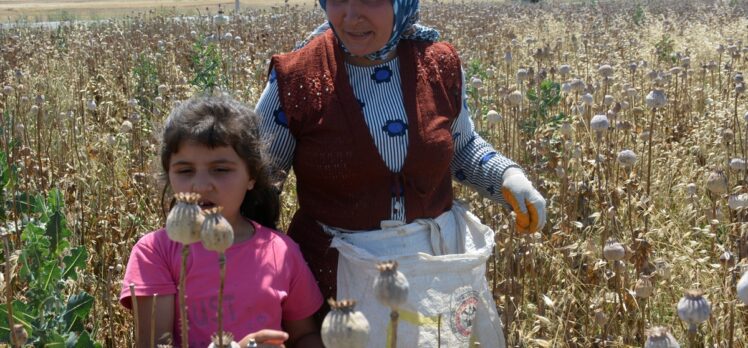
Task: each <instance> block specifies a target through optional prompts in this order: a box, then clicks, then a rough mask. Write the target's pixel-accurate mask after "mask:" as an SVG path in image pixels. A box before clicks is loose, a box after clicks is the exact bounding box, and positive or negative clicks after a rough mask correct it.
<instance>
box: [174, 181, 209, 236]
mask: <svg viewBox="0 0 748 348" xmlns="http://www.w3.org/2000/svg"><path fill="white" fill-rule="evenodd" d="M174 198H175V199H176V204H174V207H172V208H171V211H170V212H169V216H168V217H167V218H166V234H168V235H169V238H170V239H171V240H173V241H175V242H178V243H182V244H184V245H187V244H192V243H195V242H199V241H200V229H201V228H202V224H203V220H204V219H205V217H204V216H203V212H202V210H200V206H199V205H197V202H198V201H199V200H200V195H199V194H197V193H185V192H180V193H177V194H175V195H174Z"/></svg>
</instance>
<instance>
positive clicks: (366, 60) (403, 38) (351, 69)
mask: <svg viewBox="0 0 748 348" xmlns="http://www.w3.org/2000/svg"><path fill="white" fill-rule="evenodd" d="M320 5H321V7H322V8H323V9H324V10H325V13H326V15H327V20H328V23H326V24H325V25H323V26H321V27H320V28H318V29H317V30H316V31H315V33H314V34H312V36H311V37H310V38H309V39H307V41H306V42H305V43H303V44H302V45H301V46H302V47H300V48H298V49H297V50H296V51H294V52H291V53H288V54H283V55H277V56H274V57H273V59H272V62H271V67H270V77H269V81H268V84H267V87H266V88H265V91H264V92H263V95H262V96H261V98H260V101H259V102H258V105H257V112H258V113H259V114H260V115H261V117H263V124H262V130H263V131H264V132H266V134H269V136H270V138H271V145H270V153H271V157H274V158H275V162H276V164H277V165H278V167H279V168H280V169H281V170H283V171H285V172H288V170H289V169H290V168H291V166H292V165H293V169H294V172H295V174H296V178H297V194H298V199H299V207H300V209H299V211H297V212H296V214H295V216H294V218H293V221H292V222H291V226H290V228H289V231H288V233H289V235H290V236H291V237H292V238H293V239H294V240H295V241H297V243H299V245H300V247H301V250H302V253H303V254H304V256H305V258H306V260H307V262H308V263H309V266H310V268H311V269H312V272H313V273H314V275H315V277H316V279H317V281H318V282H319V285H320V287H321V290H322V293H323V295H324V296H325V297H327V298H329V297H335V296H336V284H337V275H336V272H337V270H338V253H337V251H336V250H335V249H334V248H330V242H331V240H332V238H333V237H332V236H331V235H330V234H329V233H326V232H325V231H323V227H322V226H325V227H332V228H333V229H334V230H338V231H346V232H351V231H353V232H355V231H372V230H379V229H382V228H385V227H389V226H397V225H402V224H410V223H412V222H414V221H420V220H423V219H435V218H437V217H438V216H440V215H442V214H443V213H445V212H448V211H450V210H451V209H452V201H453V197H452V177H454V178H456V179H457V180H458V181H460V182H463V183H465V184H467V185H470V186H471V187H473V188H474V189H476V190H477V191H478V192H479V193H481V194H482V195H483V196H485V197H488V198H490V199H492V200H494V201H496V202H499V203H501V204H504V205H505V206H511V208H512V209H513V210H514V211H515V212H516V213H517V214H518V218H517V224H518V227H519V228H520V230H522V231H535V230H537V229H540V228H542V227H543V225H544V223H545V200H544V199H543V197H542V196H541V195H540V194H539V193H538V192H537V190H535V188H533V186H532V184H531V183H530V182H529V180H528V179H527V178H526V177H525V175H524V174H523V172H522V170H521V169H520V168H519V166H517V165H516V164H515V163H514V162H512V161H511V160H509V159H508V158H506V157H504V156H502V155H501V154H499V153H498V152H496V150H494V149H493V147H492V146H491V145H490V144H488V143H487V142H486V141H484V140H483V139H482V138H481V137H480V136H478V134H477V133H476V132H475V130H474V128H473V124H472V121H471V120H470V116H469V111H468V109H467V103H466V102H465V88H464V83H463V80H464V78H463V76H462V70H461V66H460V60H459V58H458V56H457V54H456V52H455V50H454V49H453V48H452V46H451V45H449V44H447V43H444V42H436V41H437V40H438V38H439V34H438V32H437V31H436V30H434V29H431V28H427V27H423V26H421V25H418V24H416V22H417V20H418V0H328V1H326V0H320ZM328 27H329V29H328ZM326 229H327V228H326ZM328 230H329V229H328Z"/></svg>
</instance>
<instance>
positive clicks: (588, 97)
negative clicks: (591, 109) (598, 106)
mask: <svg viewBox="0 0 748 348" xmlns="http://www.w3.org/2000/svg"><path fill="white" fill-rule="evenodd" d="M594 100H595V98H594V97H592V94H589V93H585V94H583V95H582V103H583V104H584V105H587V106H592V103H593V102H594Z"/></svg>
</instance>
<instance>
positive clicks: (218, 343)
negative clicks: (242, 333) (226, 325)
mask: <svg viewBox="0 0 748 348" xmlns="http://www.w3.org/2000/svg"><path fill="white" fill-rule="evenodd" d="M222 336H223V339H222V340H219V337H218V335H217V334H213V336H212V337H211V338H210V340H211V343H210V345H209V346H208V348H242V347H241V346H240V345H239V343H237V342H235V341H234V335H232V334H231V333H229V332H224V333H223V335H222Z"/></svg>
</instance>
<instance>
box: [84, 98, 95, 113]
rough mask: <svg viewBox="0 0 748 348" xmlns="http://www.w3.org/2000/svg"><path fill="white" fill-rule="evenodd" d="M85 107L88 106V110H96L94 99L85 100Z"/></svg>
mask: <svg viewBox="0 0 748 348" xmlns="http://www.w3.org/2000/svg"><path fill="white" fill-rule="evenodd" d="M86 107H87V108H88V110H89V111H94V110H96V101H95V100H93V99H91V100H89V101H88V102H86Z"/></svg>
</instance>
